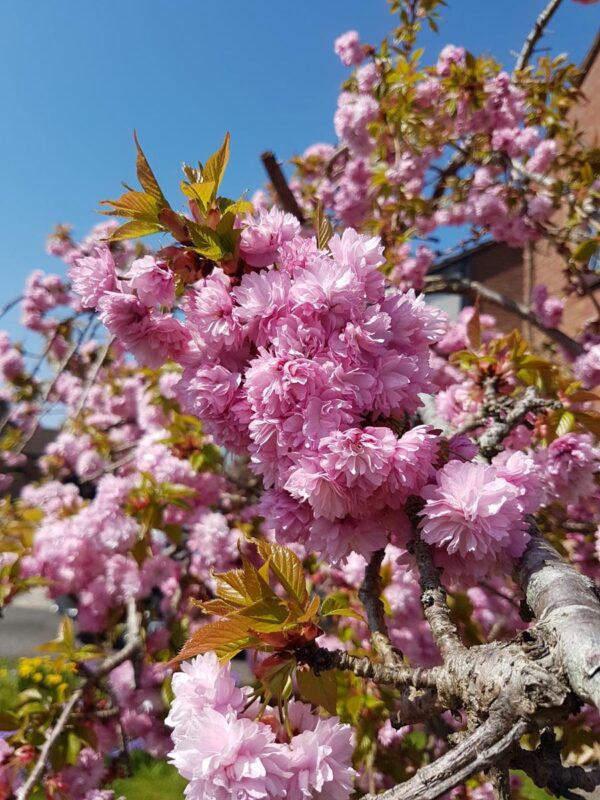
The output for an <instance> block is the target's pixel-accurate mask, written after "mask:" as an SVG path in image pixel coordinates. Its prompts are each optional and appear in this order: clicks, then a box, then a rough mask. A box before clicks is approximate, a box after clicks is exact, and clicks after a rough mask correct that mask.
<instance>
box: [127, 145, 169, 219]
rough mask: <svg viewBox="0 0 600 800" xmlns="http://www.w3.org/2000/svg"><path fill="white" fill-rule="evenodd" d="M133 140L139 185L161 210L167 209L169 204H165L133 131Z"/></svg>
mask: <svg viewBox="0 0 600 800" xmlns="http://www.w3.org/2000/svg"><path fill="white" fill-rule="evenodd" d="M133 138H134V141H135V147H136V150H137V157H136V172H137V176H138V180H139V182H140V184H141V185H142V187H143V189H144V190H145V191H146V192H147V193H148V194H149V195H151V197H153V198H154V199H155V200H156V201H157V202H158V204H159V206H160V207H161V208H164V207H168V206H169V203H168V202H167V199H166V198H165V196H164V194H163V193H162V190H161V188H160V186H159V185H158V181H157V180H156V177H155V176H154V173H153V172H152V169H151V168H150V164H149V163H148V159H147V158H146V156H145V155H144V151H143V150H142V148H141V146H140V143H139V140H138V137H137V133H136V132H135V131H134V132H133Z"/></svg>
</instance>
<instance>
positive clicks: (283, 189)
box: [260, 150, 305, 225]
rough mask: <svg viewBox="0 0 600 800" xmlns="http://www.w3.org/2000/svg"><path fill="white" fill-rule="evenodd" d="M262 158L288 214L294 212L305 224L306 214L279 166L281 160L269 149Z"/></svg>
mask: <svg viewBox="0 0 600 800" xmlns="http://www.w3.org/2000/svg"><path fill="white" fill-rule="evenodd" d="M260 159H261V161H262V163H263V165H264V168H265V169H266V171H267V175H268V176H269V180H270V181H271V183H272V184H273V188H274V189H275V191H276V192H277V197H278V198H279V202H280V203H281V207H282V208H283V210H284V211H287V212H288V214H293V215H294V216H295V217H296V219H297V220H298V222H299V223H300V224H301V225H302V224H304V222H305V219H304V214H303V213H302V210H301V208H300V206H299V205H298V201H297V200H296V198H295V197H294V193H293V192H292V190H291V189H290V187H289V186H288V182H287V180H286V177H285V175H284V174H283V170H282V169H281V167H280V166H279V162H278V161H277V159H276V158H275V154H274V153H271V152H270V151H269V150H267V151H266V152H265V153H263V154H262V155H261V157H260Z"/></svg>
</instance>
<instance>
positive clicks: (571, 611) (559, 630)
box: [516, 529, 600, 707]
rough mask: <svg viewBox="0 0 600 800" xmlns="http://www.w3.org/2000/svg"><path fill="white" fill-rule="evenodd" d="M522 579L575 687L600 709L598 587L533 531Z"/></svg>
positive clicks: (519, 572) (519, 575)
mask: <svg viewBox="0 0 600 800" xmlns="http://www.w3.org/2000/svg"><path fill="white" fill-rule="evenodd" d="M516 577H517V580H518V582H519V583H520V585H521V587H522V589H523V592H524V594H525V597H526V599H527V604H528V605H529V608H530V609H531V610H532V611H533V613H534V615H535V617H536V619H537V620H538V621H539V625H540V627H542V628H545V629H548V630H550V631H552V632H553V634H554V635H555V637H556V641H557V647H558V650H559V654H560V658H561V660H562V664H563V667H564V669H565V672H566V674H567V677H568V679H569V683H570V685H571V688H572V689H573V691H574V692H575V694H577V696H578V697H579V698H580V699H581V700H584V701H585V702H588V703H592V704H593V705H595V706H596V707H600V601H599V600H598V593H597V588H596V586H595V584H594V583H593V582H592V581H591V580H590V579H589V578H586V577H585V576H584V575H582V574H581V573H579V572H577V570H575V569H574V568H573V567H571V566H570V565H569V564H567V563H566V562H565V561H563V560H562V558H561V557H560V556H559V554H558V553H557V552H556V550H554V548H553V547H552V546H551V545H550V544H548V542H546V541H544V540H543V539H542V538H541V536H540V535H539V534H538V533H537V530H535V529H533V530H532V538H531V541H530V543H529V546H528V548H527V550H526V552H525V554H524V556H523V557H522V559H521V562H520V564H519V567H518V569H517V573H516Z"/></svg>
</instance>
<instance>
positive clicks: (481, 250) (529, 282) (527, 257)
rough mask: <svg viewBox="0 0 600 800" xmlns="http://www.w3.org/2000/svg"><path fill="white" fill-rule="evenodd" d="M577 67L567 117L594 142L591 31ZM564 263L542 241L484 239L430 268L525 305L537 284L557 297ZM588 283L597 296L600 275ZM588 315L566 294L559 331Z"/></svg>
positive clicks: (596, 110)
mask: <svg viewBox="0 0 600 800" xmlns="http://www.w3.org/2000/svg"><path fill="white" fill-rule="evenodd" d="M581 72H582V81H581V89H582V91H583V94H584V100H583V101H582V102H581V103H580V104H579V105H578V106H577V107H576V108H574V109H573V111H572V113H571V119H572V120H573V121H575V122H576V123H577V125H578V127H579V128H580V130H581V131H582V133H583V135H584V137H585V140H586V141H587V143H588V144H590V145H595V146H596V147H600V34H598V35H597V36H596V39H595V41H594V43H593V45H592V47H591V48H590V50H589V52H588V54H587V56H586V57H585V59H584V61H583V63H582V65H581ZM564 266H565V264H564V259H563V258H562V257H561V256H560V255H559V254H558V253H556V252H555V250H554V249H553V248H552V247H551V246H550V245H549V244H548V243H547V242H544V241H540V242H536V243H535V244H534V245H533V247H530V248H527V249H526V250H525V249H523V248H513V247H508V245H506V244H503V243H500V242H486V243H484V244H481V245H478V246H477V247H474V248H472V249H470V250H466V251H465V252H463V253H461V254H459V255H456V256H452V257H451V258H447V259H444V260H442V261H440V262H438V263H437V264H436V265H435V266H434V268H433V269H432V272H433V273H435V274H440V275H443V276H444V277H447V278H457V277H462V278H468V279H469V280H473V281H478V282H480V283H483V284H485V286H486V287H489V288H490V289H493V290H495V291H497V292H500V293H501V294H503V295H505V296H507V297H509V298H510V299H512V300H515V301H517V302H519V303H523V304H524V305H527V306H528V305H529V304H530V296H531V290H532V288H533V287H534V286H535V285H536V284H538V283H544V284H546V286H547V287H548V289H549V291H550V293H551V294H552V295H555V296H557V297H561V296H562V294H563V287H564V283H565V281H564V275H563V270H564ZM590 288H592V290H593V291H594V293H595V295H597V296H598V299H599V301H600V274H599V276H598V281H597V282H594V284H592V286H591V287H590ZM436 298H437V299H436V301H435V302H436V305H437V304H439V305H441V306H443V307H444V308H445V309H446V310H448V311H449V312H450V313H451V314H452V315H455V314H456V313H458V311H459V310H460V308H461V307H462V306H463V305H466V304H468V303H469V302H470V301H469V299H464V298H462V297H458V296H455V297H451V296H444V297H440V296H439V295H437V296H436ZM481 309H482V311H485V312H486V313H490V314H493V315H494V316H495V317H496V319H497V320H498V324H499V325H500V327H501V328H502V329H503V330H512V329H513V328H515V327H517V328H519V329H520V330H521V331H522V332H523V334H524V335H526V336H527V337H528V338H530V339H533V340H536V339H538V336H537V334H536V333H535V332H534V331H532V330H531V328H530V326H529V325H528V323H526V322H523V321H521V320H520V319H519V318H517V317H516V316H515V315H514V314H513V313H511V312H509V311H505V310H503V309H502V308H499V307H498V306H497V305H492V304H491V303H489V302H487V301H482V303H481ZM593 316H595V310H594V305H593V303H592V300H591V299H590V298H589V297H587V296H583V297H579V296H576V295H572V296H570V297H569V298H568V299H567V302H566V306H565V313H564V316H563V326H562V327H563V328H564V330H565V332H567V333H570V334H574V333H576V332H577V330H578V329H579V328H580V326H581V323H582V322H583V321H584V320H586V319H589V318H591V317H593Z"/></svg>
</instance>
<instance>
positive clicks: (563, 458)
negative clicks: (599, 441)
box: [536, 433, 600, 503]
mask: <svg viewBox="0 0 600 800" xmlns="http://www.w3.org/2000/svg"><path fill="white" fill-rule="evenodd" d="M599 455H600V453H599V451H598V448H597V447H595V446H594V444H593V442H592V438H591V436H589V435H587V434H579V433H567V434H566V435H565V436H559V437H558V439H555V440H554V441H553V442H552V443H551V444H550V446H549V447H548V448H547V449H546V450H540V451H538V452H537V453H536V460H537V462H538V464H539V465H540V469H541V473H542V475H543V477H544V481H545V483H546V491H547V496H548V501H550V502H551V501H552V500H557V499H558V500H561V501H562V502H563V503H566V502H569V503H574V502H576V501H577V500H579V499H580V498H582V497H587V496H591V495H592V494H593V491H594V486H595V480H594V476H595V473H596V472H597V470H598V458H599Z"/></svg>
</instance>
